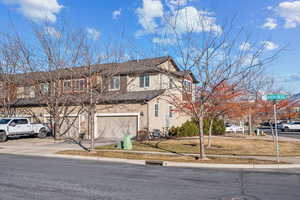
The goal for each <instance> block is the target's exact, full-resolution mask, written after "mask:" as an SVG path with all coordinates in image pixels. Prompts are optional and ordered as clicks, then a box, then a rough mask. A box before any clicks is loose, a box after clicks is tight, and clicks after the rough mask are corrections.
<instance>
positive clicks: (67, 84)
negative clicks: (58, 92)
mask: <svg viewBox="0 0 300 200" xmlns="http://www.w3.org/2000/svg"><path fill="white" fill-rule="evenodd" d="M71 90H72V84H71V81H70V80H66V81H64V92H70V91H71Z"/></svg>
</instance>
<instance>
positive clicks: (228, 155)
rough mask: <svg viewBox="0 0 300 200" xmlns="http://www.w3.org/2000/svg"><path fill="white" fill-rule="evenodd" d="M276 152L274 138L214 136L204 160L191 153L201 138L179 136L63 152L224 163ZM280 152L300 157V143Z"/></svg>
mask: <svg viewBox="0 0 300 200" xmlns="http://www.w3.org/2000/svg"><path fill="white" fill-rule="evenodd" d="M206 144H207V139H206ZM151 152H152V153H151ZM274 152H275V151H274V143H273V141H272V140H270V137H255V136H251V137H247V138H236V137H214V138H213V146H212V148H206V154H207V156H208V158H209V159H208V160H203V161H201V160H196V159H195V158H196V155H187V154H198V153H199V140H198V138H178V139H169V140H160V141H145V142H134V143H133V149H132V151H124V150H122V149H118V148H116V145H106V146H99V147H96V151H95V152H85V151H79V150H70V151H63V152H59V153H60V154H67V155H80V156H94V157H109V158H121V159H133V160H161V161H174V162H193V163H195V162H196V163H220V164H275V162H274V161H267V160H258V159H259V158H258V159H257V160H256V159H253V158H247V157H246V158H245V157H242V158H239V157H238V156H272V157H273V158H274ZM158 153H164V154H158ZM280 154H281V156H300V142H294V141H281V142H280ZM217 155H219V156H217ZM282 163H283V162H282Z"/></svg>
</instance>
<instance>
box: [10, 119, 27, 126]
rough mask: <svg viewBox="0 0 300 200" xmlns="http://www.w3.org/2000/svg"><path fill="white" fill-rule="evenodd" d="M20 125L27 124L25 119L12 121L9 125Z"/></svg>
mask: <svg viewBox="0 0 300 200" xmlns="http://www.w3.org/2000/svg"><path fill="white" fill-rule="evenodd" d="M12 123H13V124H15V125H20V124H28V120H27V119H14V120H12V121H11V124H12Z"/></svg>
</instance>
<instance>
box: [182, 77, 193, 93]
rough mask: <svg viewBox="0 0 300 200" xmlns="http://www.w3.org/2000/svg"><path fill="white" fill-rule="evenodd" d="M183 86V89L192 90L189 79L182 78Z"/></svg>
mask: <svg viewBox="0 0 300 200" xmlns="http://www.w3.org/2000/svg"><path fill="white" fill-rule="evenodd" d="M183 87H184V89H185V91H187V92H192V83H191V82H190V81H188V80H184V81H183Z"/></svg>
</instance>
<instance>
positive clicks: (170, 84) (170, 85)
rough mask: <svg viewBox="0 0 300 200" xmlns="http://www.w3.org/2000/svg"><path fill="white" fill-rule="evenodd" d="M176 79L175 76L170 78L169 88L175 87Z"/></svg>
mask: <svg viewBox="0 0 300 200" xmlns="http://www.w3.org/2000/svg"><path fill="white" fill-rule="evenodd" d="M174 86H175V85H174V79H173V78H169V89H173V88H174Z"/></svg>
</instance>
